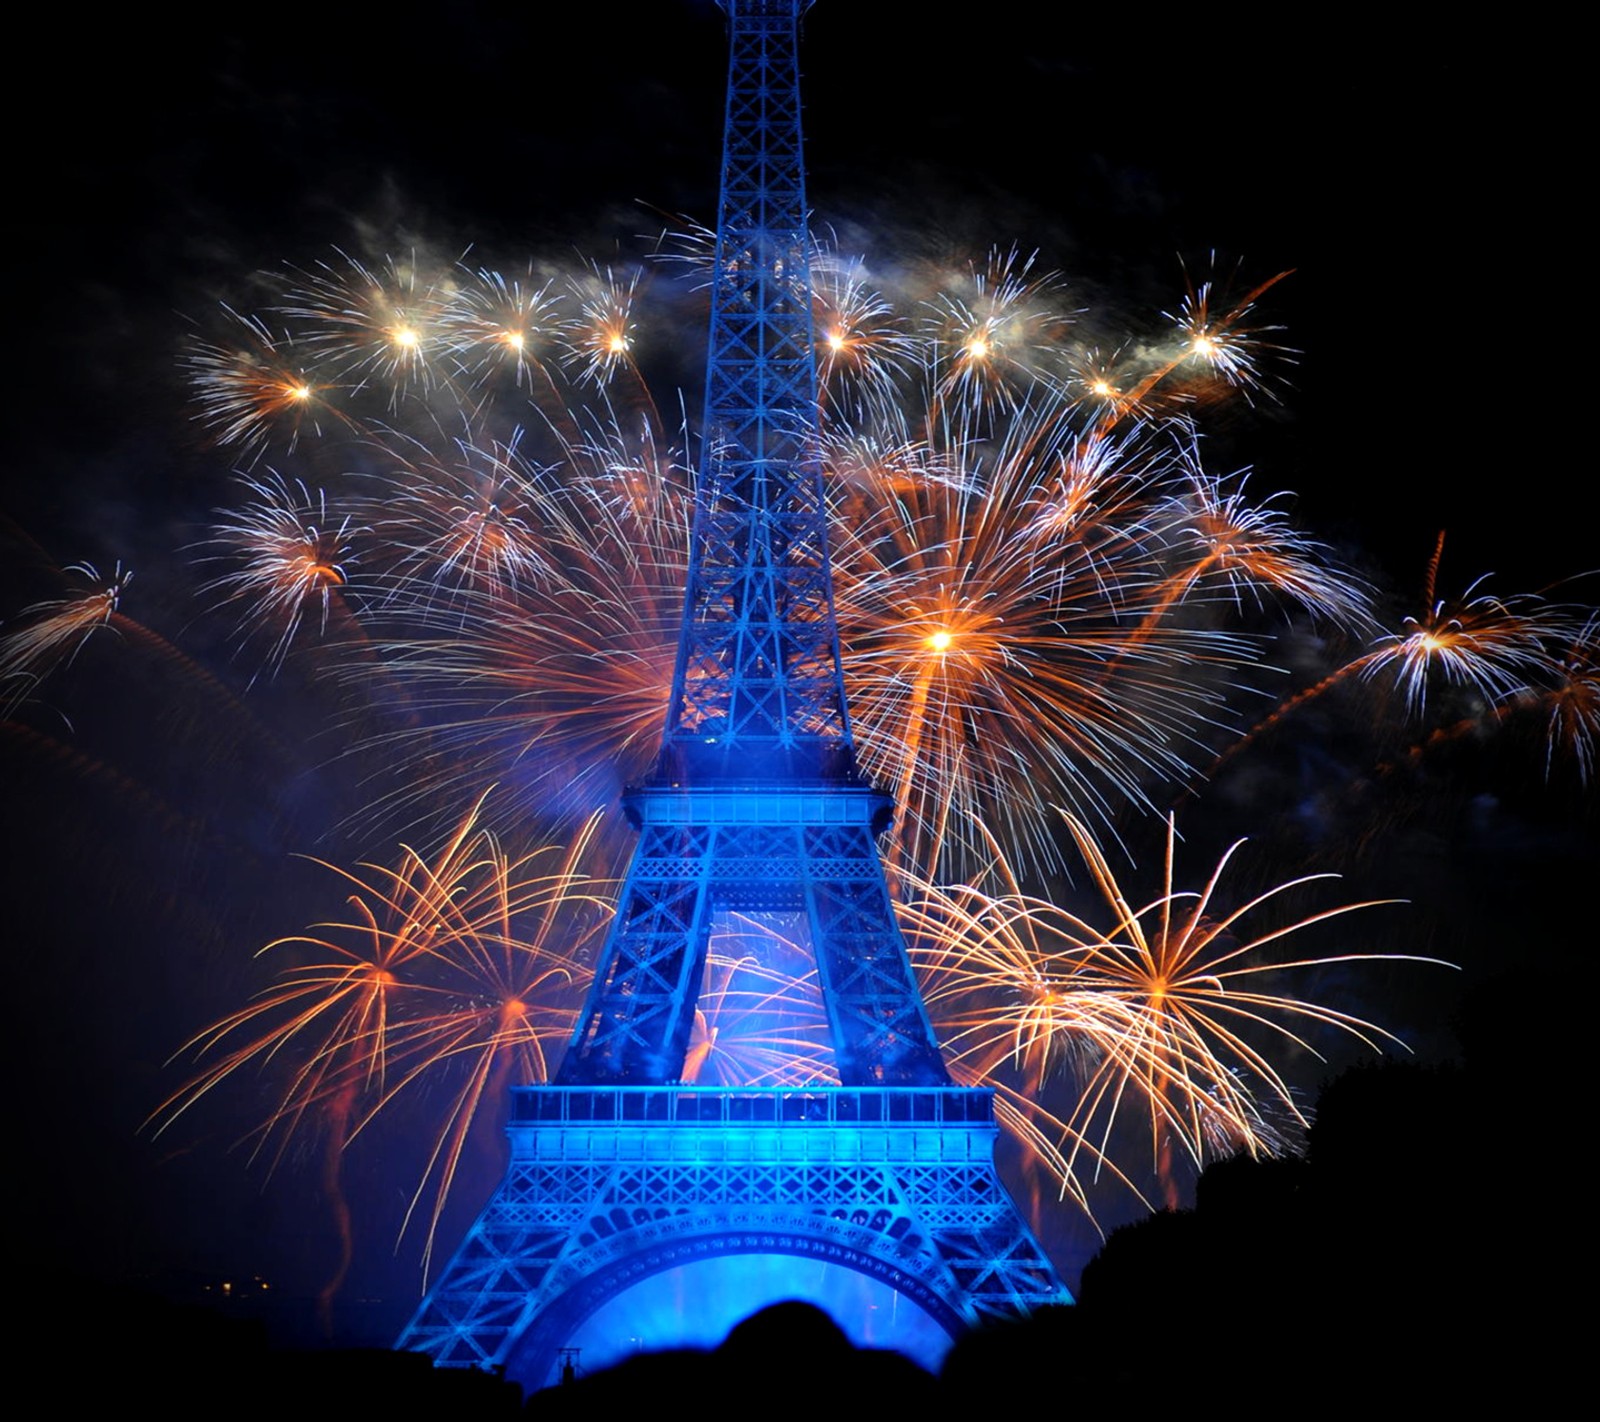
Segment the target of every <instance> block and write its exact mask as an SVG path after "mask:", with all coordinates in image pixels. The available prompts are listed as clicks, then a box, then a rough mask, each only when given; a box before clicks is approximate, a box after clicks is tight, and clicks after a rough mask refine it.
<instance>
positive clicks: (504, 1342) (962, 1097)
mask: <svg viewBox="0 0 1600 1422" xmlns="http://www.w3.org/2000/svg"><path fill="white" fill-rule="evenodd" d="M808 3H809V0H722V4H723V7H724V9H726V10H727V12H728V16H729V22H730V31H731V56H730V62H729V71H728V98H727V116H726V122H725V128H724V148H723V167H722V195H721V203H720V210H719V221H718V231H717V249H716V260H715V269H714V276H713V284H712V302H711V336H710V353H709V358H708V368H707V391H706V412H705V430H704V446H703V447H704V454H703V459H702V467H701V471H700V483H699V491H698V499H697V503H696V509H695V520H694V530H693V540H692V552H691V559H690V565H689V572H688V588H687V593H686V597H685V601H684V613H683V625H682V632H681V635H680V638H679V644H678V653H677V663H676V667H675V671H674V675H673V686H672V697H671V702H670V707H669V710H668V714H667V724H666V729H665V733H664V736H663V740H662V749H661V756H660V759H659V761H658V763H657V766H656V770H655V772H654V774H653V775H652V777H651V778H650V779H649V781H648V782H647V783H646V784H644V785H643V786H641V787H638V788H636V789H634V790H631V791H630V792H629V793H628V794H627V796H626V797H625V800H624V805H625V808H626V811H627V813H628V816H629V819H630V821H631V822H632V824H633V825H634V827H635V828H636V829H637V830H638V832H639V842H638V847H637V849H636V851H635V854H634V858H633V862H632V865H631V867H630V869H629V872H628V876H627V879H626V882H625V883H624V886H623V889H622V894H621V898H620V900H619V903H618V907H617V913H616V918H615V921H614V923H613V924H612V927H611V931H610V936H609V939H608V941H607V944H606V947H605V950H604V955H603V957H602V959H601V961H600V963H599V964H598V968H597V971H596V974H595V980H594V985H593V988H592V989H591V991H590V994H589V998H588V1001H587V1004H586V1006H585V1008H584V1010H583V1013H582V1015H581V1017H580V1019H579V1023H578V1026H577V1028H576V1030H575V1032H574V1034H573V1038H572V1042H571V1045H570V1046H569V1048H568V1050H567V1054H566V1057H565V1059H564V1061H563V1063H562V1066H561V1070H560V1074H559V1077H558V1079H557V1083H556V1084H555V1085H553V1086H544V1087H522V1088H517V1089H516V1091H515V1099H514V1102H513V1113H512V1117H513V1118H512V1124H511V1126H510V1137H511V1157H512V1158H511V1163H510V1167H509V1170H508V1172H507V1175H506V1178H505V1180H504V1181H503V1183H502V1184H501V1185H500V1187H499V1189H498V1191H497V1192H496V1193H495V1195H494V1197H493V1198H492V1199H491V1200H490V1202H489V1204H488V1206H487V1207H486V1208H485V1209H484V1211H483V1213H482V1214H481V1215H480V1216H479V1218H478V1220H477V1222H476V1223H475V1224H474V1225H473V1226H472V1228H471V1230H470V1231H469V1233H468V1235H467V1237H466V1239H465V1241H464V1242H463V1243H462V1245H461V1246H460V1248H459V1249H458V1250H457V1252H456V1254H455V1256H454V1257H453V1258H452V1260H451V1261H450V1263H449V1265H448V1266H447V1267H446V1268H445V1270H444V1271H443V1273H442V1274H441V1275H440V1277H439V1280H438V1282H437V1283H436V1284H435V1285H434V1287H433V1289H432V1291H431V1292H430V1293H429V1294H428V1296H427V1298H426V1299H425V1300H424V1301H423V1304H422V1306H421V1308H420V1309H419V1310H418V1312H417V1314H416V1317H415V1318H414V1319H413V1320H412V1322H411V1323H410V1325H409V1326H408V1327H407V1328H406V1330H405V1332H404V1334H403V1335H402V1337H401V1339H400V1346H401V1347H403V1348H411V1349H417V1350H421V1351H424V1352H426V1353H429V1354H431V1355H432V1356H433V1358H434V1359H435V1360H436V1361H438V1362H440V1363H444V1364H455V1365H474V1364H476V1365H499V1366H507V1367H509V1368H510V1369H511V1371H512V1373H513V1375H514V1376H519V1377H522V1378H525V1379H528V1380H531V1381H535V1382H539V1381H543V1380H544V1378H545V1377H546V1376H547V1375H548V1372H549V1369H550V1366H551V1365H552V1364H553V1362H554V1360H555V1358H556V1356H557V1352H558V1350H559V1348H560V1347H561V1345H562V1344H564V1343H565V1342H566V1341H567V1338H568V1337H569V1336H570V1335H571V1333H572V1331H573V1329H574V1328H575V1327H577V1326H578V1325H579V1324H580V1323H581V1322H582V1321H583V1320H584V1319H585V1318H586V1317H587V1316H588V1315H589V1314H591V1313H592V1312H593V1311H594V1310H595V1309H596V1308H597V1307H599V1306H600V1305H601V1304H603V1303H604V1302H605V1301H606V1300H607V1299H608V1298H610V1297H611V1296H613V1295H615V1294H616V1293H618V1292H619V1291H621V1290H622V1289H624V1288H627V1287H629V1286H630V1285H632V1284H633V1283H635V1282H637V1281H639V1280H640V1279H643V1278H646V1277H648V1276H650V1275H651V1274H653V1273H656V1272H659V1271H661V1270H663V1269H667V1268H671V1267H673V1266H674V1265H676V1264H680V1263H685V1262H691V1261H694V1260H697V1259H705V1258H711V1257H715V1256H721V1255H729V1254H747V1253H764V1254H781V1255H791V1256H796V1257H800V1258H810V1259H815V1260H821V1261H827V1262H831V1263H835V1264H838V1265H840V1266H842V1267H844V1268H847V1269H851V1270H855V1271H857V1272H859V1273H862V1274H865V1275H867V1276H869V1277H871V1278H875V1279H877V1280H879V1281H880V1282H882V1283H886V1284H888V1285H889V1286H890V1287H891V1288H893V1289H894V1290H895V1291H896V1292H897V1293H898V1294H901V1295H903V1296H905V1297H907V1298H909V1299H911V1300H912V1301H913V1302H915V1303H917V1304H918V1305H920V1306H921V1308H922V1309H923V1310H924V1311H925V1312H926V1313H928V1314H929V1315H930V1316H931V1317H932V1318H933V1319H935V1320H936V1321H937V1322H938V1323H939V1324H941V1325H942V1326H943V1327H944V1329H945V1330H946V1331H948V1332H950V1333H952V1334H954V1333H957V1332H959V1331H960V1330H961V1329H962V1328H964V1327H966V1326H968V1325H970V1324H972V1323H975V1322H978V1321H980V1320H982V1319H984V1318H986V1317H992V1316H997V1315H1012V1314H1016V1313H1018V1312H1022V1311H1026V1310H1028V1309H1031V1308H1034V1307H1037V1306H1039V1305H1042V1304H1047V1303H1058V1302H1067V1301H1069V1300H1068V1295H1067V1294H1066V1292H1065V1290H1064V1289H1063V1288H1062V1286H1061V1284H1060V1282H1059V1280H1058V1279H1057V1277H1056V1275H1055V1272H1054V1270H1053V1269H1052V1267H1051V1265H1050V1263H1049V1261H1048V1259H1047V1258H1046V1257H1045V1255H1044V1254H1043V1253H1042V1251H1041V1250H1040V1248H1039V1246H1038V1244H1037V1243H1036V1242H1035V1241H1034V1239H1033V1237H1032V1235H1031V1234H1030V1233H1029V1232H1028V1230H1027V1228H1026V1226H1025V1225H1024V1224H1023V1222H1022V1220H1021V1218H1020V1217H1019V1216H1018V1214H1017V1212H1016V1209H1015V1207H1014V1206H1013V1204H1012V1202H1011V1200H1010V1198H1009V1196H1008V1195H1007V1194H1006V1191H1005V1189H1004V1187H1003V1186H1002V1185H1001V1183H1000V1181H999V1178H998V1176H997V1175H996V1173H995V1168H994V1141H995V1135H996V1128H995V1124H994V1114H993V1099H992V1093H990V1092H989V1091H987V1090H983V1089H972V1088H961V1087H956V1086H953V1085H952V1084H951V1081H950V1077H949V1075H948V1073H947V1072H946V1070H945V1067H944V1063H943V1061H942V1059H941V1057H940V1054H939V1049H938V1046H937V1043H936V1042H935V1039H934V1035H933V1030H932V1028H931V1026H930V1024H929V1021H928V1016H927V1012H926V1010H925V1008H924V1006H923V1002H922V997H921V994H920V992H919V991H918V988H917V984H916V980H915V978H914V976H913V974H912V970H911V967H910V963H909V961H908V959H907V956H906V951H905V946H904V943H903V941H902V939H901V936H900V932H899V929H898V927H897V925H896V923H895V919H894V913H893V909H892V907H891V904H890V900H889V893H888V889H887V885H886V881H885V878H884V871H883V866H882V862H881V860H880V858H879V856H878V851H877V842H876V841H877V835H878V834H879V833H880V832H881V831H882V830H883V829H884V828H886V826H887V824H888V818H889V814H890V808H891V804H890V800H889V798H888V797H887V796H885V795H883V794H881V793H880V792H879V791H877V790H876V789H874V788H873V787H872V786H871V785H869V784H868V783H867V782H866V781H864V780H863V779H862V778H861V777H860V776H859V775H858V773H857V771H856V768H855V759H854V753H853V747H852V741H851V732H850V721H849V714H848V711H847V708H846V704H845V697H844V683H843V677H842V674H841V670H840V661H839V640H838V630H837V624H836V622H835V618H834V610H833V590H832V580H831V576H830V571H829V561H828V528H827V510H826V506H825V503H824V499H823V490H822V471H821V467H820V461H819V457H818V452H817V446H816V438H815V433H816V427H815V416H816V410H817V376H816V362H815V355H814V346H813V332H812V307H811V292H810V273H809V259H810V243H809V236H808V233H807V226H806V199H805V168H804V163H803V159H802V152H801V122H800V96H799V81H798V68H797V63H796V47H797V27H798V18H799V14H800V12H801V11H802V10H803V9H805V8H806V6H807V4H808ZM719 914H723V915H726V914H755V915H763V914H765V915H781V916H784V917H785V918H786V919H788V920H789V921H792V922H795V923H799V924H803V925H804V936H806V937H807V938H808V940H809V943H810V945H811V947H812V949H813V951H814V954H815V958H816V966H817V977H818V983H819V986H820V989H821V995H822V1000H823V1004H824V1007H825V1010H826V1014H827V1020H828V1026H829V1029H830V1032H831V1038H832V1045H833V1052H834V1058H835V1065H836V1067H837V1072H838V1079H839V1083H840V1084H839V1085H838V1086H815V1087H813V1086H802V1087H784V1088H736V1089H721V1088H706V1087H693V1086H685V1085H682V1084H679V1083H680V1078H681V1076H682V1073H683V1068H684V1061H685V1056H686V1053H687V1051H688V1048H689V1041H690V1033H691V1029H692V1026H693V1021H694V1014H695V1008H696V1003H697V999H698V996H699V991H700V985H701V982H702V979H703V977H704V974H705V967H706V957H707V951H708V941H709V938H710V933H711V927H712V921H713V918H714V916H716V915H719Z"/></svg>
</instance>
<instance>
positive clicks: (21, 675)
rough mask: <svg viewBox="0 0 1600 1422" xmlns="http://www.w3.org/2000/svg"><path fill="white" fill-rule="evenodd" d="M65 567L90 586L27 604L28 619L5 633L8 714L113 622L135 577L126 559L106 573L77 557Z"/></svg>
mask: <svg viewBox="0 0 1600 1422" xmlns="http://www.w3.org/2000/svg"><path fill="white" fill-rule="evenodd" d="M66 572H67V574H68V575H72V576H77V577H81V578H82V579H84V580H85V582H86V583H87V586H86V587H84V588H81V589H79V590H78V591H76V592H74V593H70V594H68V595H67V596H66V597H60V598H52V599H51V600H49V601H48V602H37V603H34V604H33V606H31V607H28V608H24V609H23V612H22V619H23V625H22V626H20V627H18V628H16V629H14V630H12V631H10V632H7V633H6V635H5V637H4V638H3V639H0V710H3V711H4V714H5V715H7V716H9V715H10V714H11V713H12V712H13V711H14V710H16V708H17V707H18V706H19V705H20V704H21V703H22V702H23V701H25V700H27V698H28V697H29V696H30V695H31V694H32V693H33V689H34V688H35V687H36V686H38V684H39V683H40V682H41V681H43V680H44V679H45V677H47V676H49V675H50V673H51V672H53V671H55V670H56V669H57V668H58V667H61V666H64V665H69V664H70V663H71V662H72V660H73V658H74V657H76V656H77V655H78V653H79V652H80V651H81V650H82V649H83V646H84V644H85V643H86V642H87V641H88V640H89V638H90V637H92V636H93V635H94V634H95V632H96V631H98V630H99V629H100V628H102V627H106V626H109V625H110V623H111V620H112V618H113V616H114V615H115V614H116V611H117V604H118V602H120V601H121V599H122V593H123V590H124V589H125V588H126V587H127V586H128V582H129V580H130V579H131V578H132V577H133V574H132V572H124V571H123V567H122V564H121V563H118V564H117V566H116V568H115V569H114V570H113V571H112V573H111V576H110V577H102V576H101V575H100V572H99V570H98V569H97V568H96V567H95V566H94V565H93V564H92V563H74V564H72V565H71V566H70V567H69V568H67V569H66Z"/></svg>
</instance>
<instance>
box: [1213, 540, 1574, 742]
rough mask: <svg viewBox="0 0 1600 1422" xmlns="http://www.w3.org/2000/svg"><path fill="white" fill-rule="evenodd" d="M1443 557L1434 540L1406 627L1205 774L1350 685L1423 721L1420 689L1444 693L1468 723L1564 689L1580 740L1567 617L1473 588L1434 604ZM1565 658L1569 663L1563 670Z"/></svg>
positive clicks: (1287, 706) (1308, 690)
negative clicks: (1464, 702) (1381, 692)
mask: <svg viewBox="0 0 1600 1422" xmlns="http://www.w3.org/2000/svg"><path fill="white" fill-rule="evenodd" d="M1443 553H1444V534H1443V533H1440V535H1439V537H1438V540H1437V542H1436V543H1435V545H1434V550H1433V556H1432V557H1431V558H1430V559H1429V562H1428V570H1427V575H1426V578H1425V580H1424V587H1423V610H1422V611H1421V613H1420V614H1419V615H1417V616H1416V617H1406V618H1405V619H1404V620H1403V621H1402V623H1401V625H1400V630H1398V631H1396V632H1391V633H1387V634H1385V635H1384V636H1382V637H1380V638H1379V639H1377V641H1376V642H1375V644H1374V645H1373V646H1372V647H1371V648H1370V649H1369V650H1368V651H1366V652H1363V653H1361V654H1360V655H1359V656H1356V657H1354V658H1352V659H1351V660H1350V661H1348V662H1346V663H1344V665H1343V666H1340V667H1337V668H1335V669H1334V670H1333V671H1332V672H1330V673H1328V674H1327V675H1326V676H1324V677H1323V678H1322V679H1321V680H1319V681H1317V682H1315V683H1314V684H1313V685H1311V686H1308V687H1305V688H1304V689H1302V690H1301V691H1298V692H1296V693H1295V694H1294V695H1293V696H1291V697H1289V698H1287V699H1286V700H1284V701H1282V702H1280V703H1279V704H1278V705H1277V706H1275V707H1274V708H1273V709H1272V711H1271V712H1270V713H1269V714H1268V715H1266V716H1264V717H1263V718H1262V719H1261V720H1260V721H1258V722H1257V723H1256V724H1255V725H1254V726H1252V727H1251V728H1250V729H1249V730H1248V731H1246V732H1245V733H1244V734H1243V735H1241V736H1239V737H1238V738H1237V739H1236V740H1235V741H1234V742H1233V743H1232V744H1230V745H1229V746H1228V747H1227V748H1226V749H1225V750H1224V751H1223V752H1222V753H1221V754H1220V755H1219V756H1218V757H1217V759H1216V761H1215V762H1214V763H1213V765H1212V771H1213V772H1215V771H1216V770H1217V769H1219V768H1220V767H1221V766H1223V765H1224V764H1226V763H1227V762H1228V761H1229V760H1231V759H1233V758H1234V757H1235V756H1237V755H1238V754H1239V753H1240V752H1241V751H1242V750H1244V749H1246V748H1247V747H1249V746H1251V745H1253V744H1255V743H1256V742H1257V741H1258V740H1260V738H1261V737H1262V736H1264V735H1265V734H1267V733H1268V732H1269V731H1271V730H1272V729H1273V728H1275V727H1276V726H1277V725H1279V724H1280V723H1281V722H1282V721H1283V720H1284V719H1285V718H1286V717H1288V716H1289V715H1290V714H1291V713H1293V712H1295V711H1297V710H1299V709H1300V708H1301V707H1303V706H1305V705H1306V704H1308V703H1309V702H1312V701H1315V700H1317V699H1318V698H1320V697H1322V696H1324V695H1325V694H1326V693H1327V692H1329V691H1330V690H1332V689H1333V688H1334V687H1336V686H1339V685H1341V684H1343V683H1345V682H1348V681H1351V680H1352V679H1356V680H1360V681H1363V682H1367V683H1369V684H1378V683H1387V684H1392V686H1393V687H1394V689H1395V690H1396V691H1398V692H1399V693H1400V695H1401V699H1402V701H1403V703H1404V706H1405V709H1406V712H1407V714H1408V716H1410V717H1411V718H1413V719H1420V718H1421V717H1422V716H1423V715H1424V713H1425V712H1426V710H1427V702H1428V692H1429V689H1430V686H1436V685H1438V684H1440V683H1442V684H1443V685H1444V686H1446V687H1454V688H1456V689H1458V690H1460V691H1463V692H1466V693H1467V694H1468V695H1469V697H1470V698H1473V699H1475V700H1476V701H1477V702H1478V703H1479V705H1478V707H1477V708H1475V710H1474V714H1473V716H1472V717H1469V718H1467V720H1468V721H1469V722H1472V723H1476V722H1477V721H1478V720H1479V719H1480V718H1481V716H1482V715H1483V714H1485V713H1486V714H1488V715H1490V716H1499V714H1500V713H1501V712H1502V711H1507V710H1510V709H1512V708H1514V707H1516V706H1518V705H1523V704H1527V703H1529V702H1537V701H1540V700H1542V699H1543V697H1544V695H1545V694H1546V692H1547V690H1549V691H1551V692H1552V694H1553V691H1554V689H1558V688H1561V687H1562V686H1566V687H1567V688H1568V689H1569V691H1570V693H1571V695H1570V699H1569V701H1568V706H1569V708H1570V709H1571V710H1573V711H1578V712H1580V714H1579V717H1578V721H1577V723H1576V724H1574V726H1573V728H1572V729H1573V730H1574V732H1575V733H1576V734H1578V735H1579V736H1580V737H1581V735H1582V725H1583V721H1584V718H1583V716H1582V715H1581V708H1582V707H1583V705H1584V703H1585V701H1586V699H1587V689H1586V686H1585V678H1584V676H1583V674H1582V671H1581V662H1582V657H1583V651H1582V647H1583V634H1582V633H1581V632H1580V631H1579V630H1578V629H1579V625H1580V623H1579V621H1578V619H1577V618H1576V617H1575V615H1574V613H1573V610H1572V609H1571V608H1568V607H1564V606H1561V605H1559V604H1553V603H1549V602H1546V601H1545V600H1544V599H1543V598H1540V597H1536V596H1532V595H1526V594H1524V595H1520V596H1514V597H1510V598H1499V597H1492V596H1490V595H1488V594H1484V593H1479V592H1478V589H1479V588H1480V587H1481V586H1482V584H1483V582H1484V579H1482V578H1479V579H1478V580H1477V581H1476V582H1474V583H1473V584H1472V585H1471V586H1470V587H1468V588H1467V590H1466V591H1465V593H1463V594H1462V595H1461V596H1460V597H1457V598H1438V597H1436V591H1437V582H1438V575H1439V565H1440V562H1441V560H1442V557H1443ZM1574 656H1576V657H1577V658H1578V661H1577V662H1572V661H1571V660H1570V659H1571V658H1572V657H1574ZM1551 709H1552V711H1556V710H1557V703H1551Z"/></svg>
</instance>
